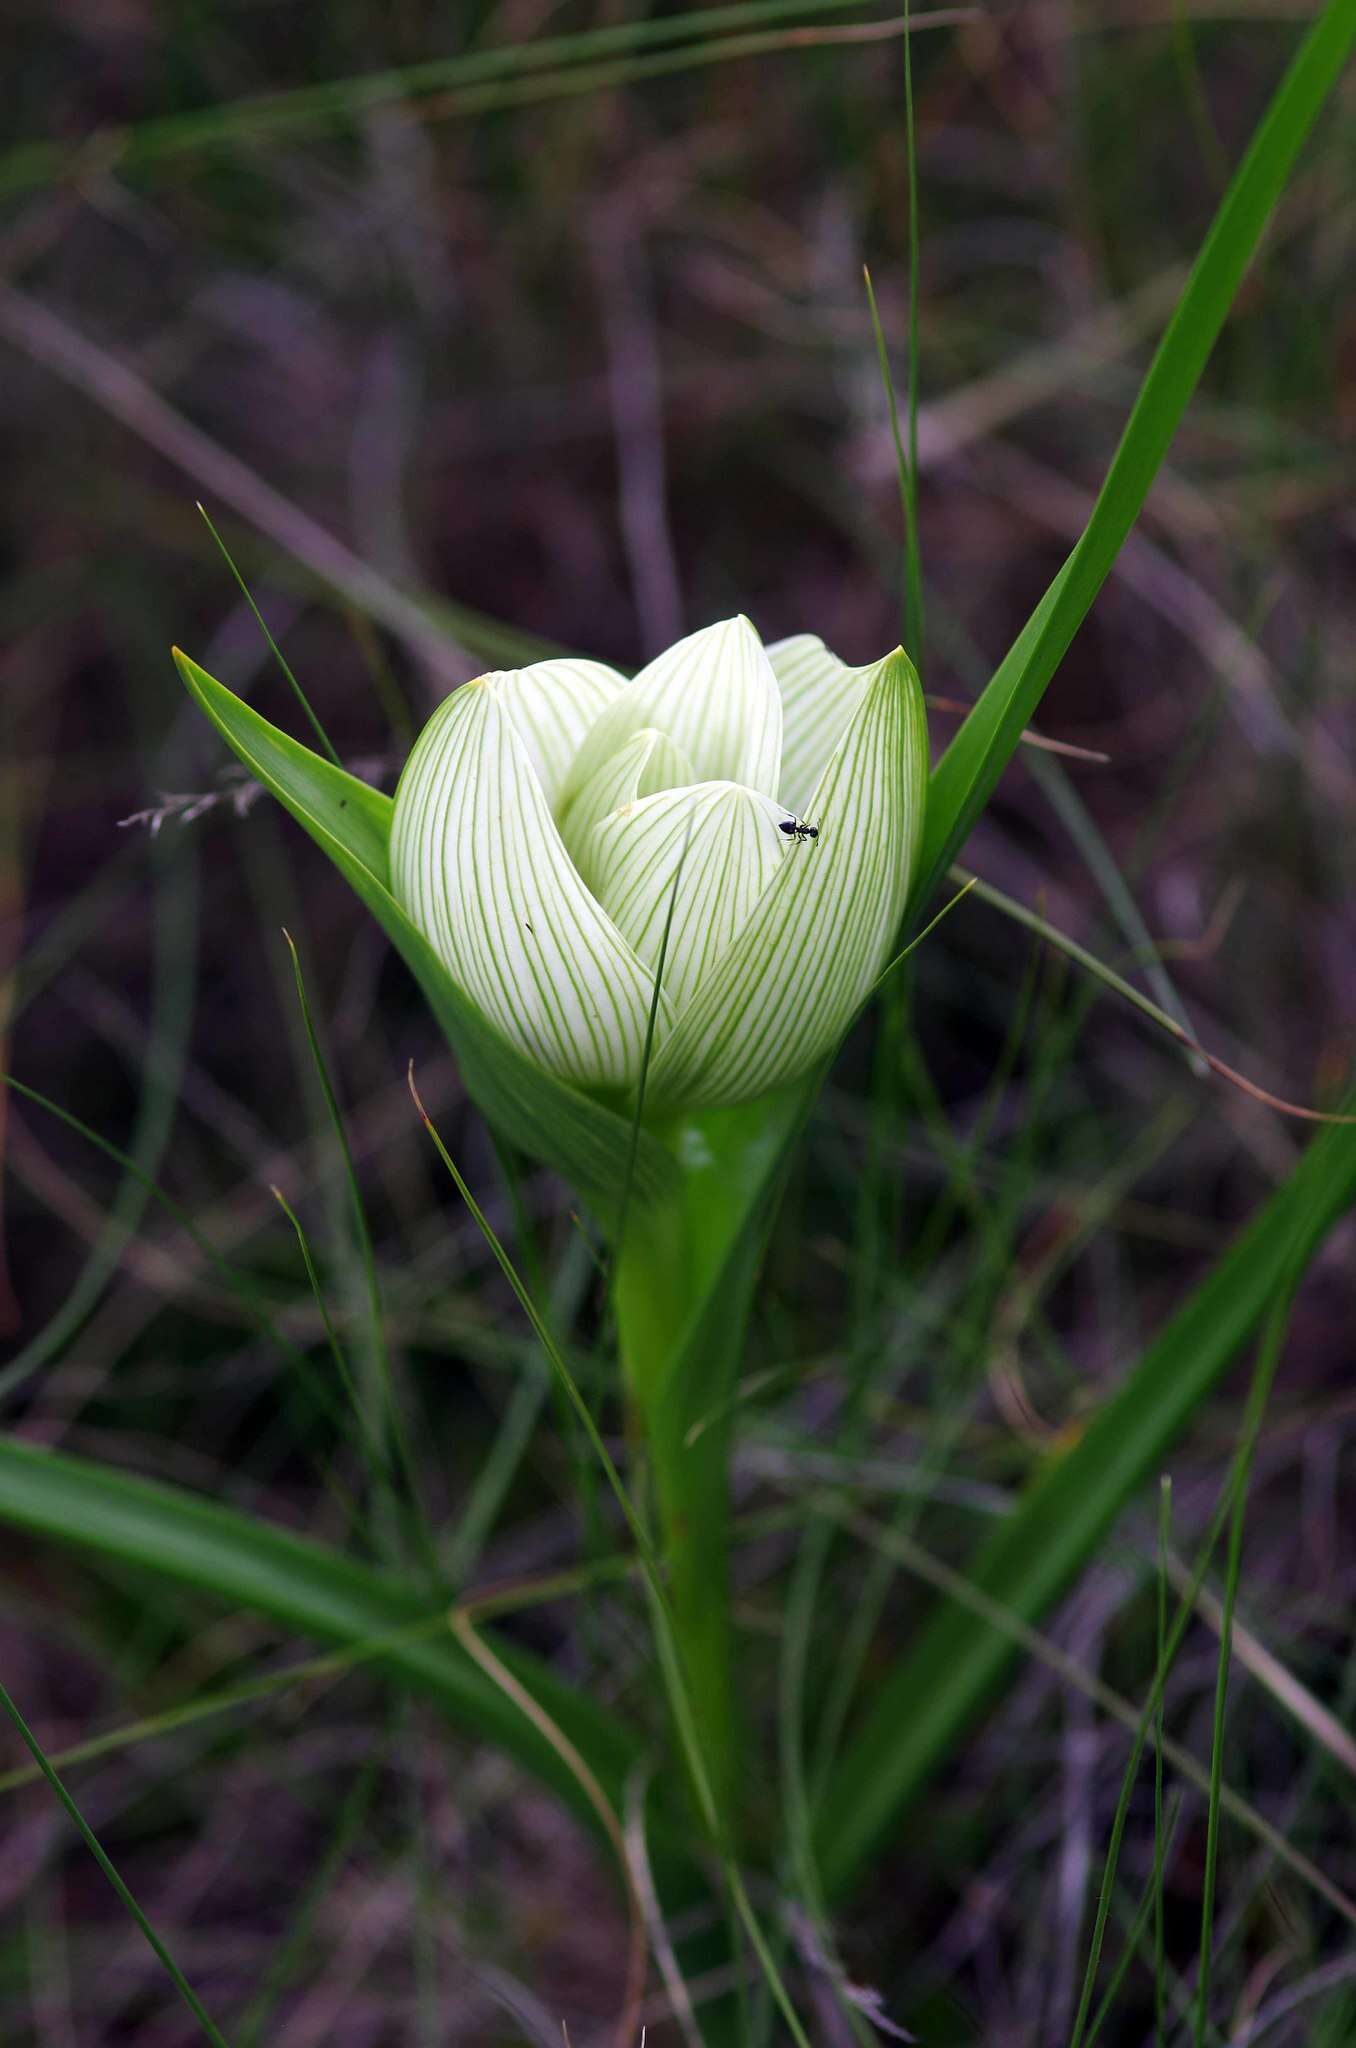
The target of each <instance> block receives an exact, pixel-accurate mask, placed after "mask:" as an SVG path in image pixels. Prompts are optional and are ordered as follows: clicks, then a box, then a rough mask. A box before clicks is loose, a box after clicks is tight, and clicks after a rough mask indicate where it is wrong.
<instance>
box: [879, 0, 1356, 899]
mask: <svg viewBox="0 0 1356 2048" xmlns="http://www.w3.org/2000/svg"><path fill="white" fill-rule="evenodd" d="M1353 40H1356V0H1328V4H1327V6H1326V7H1325V8H1324V9H1323V12H1322V13H1321V14H1320V16H1319V17H1318V19H1317V21H1316V22H1315V23H1314V25H1313V27H1312V28H1311V29H1310V30H1309V33H1308V34H1307V35H1306V36H1305V38H1304V41H1303V42H1302V43H1301V45H1300V47H1299V50H1298V52H1297V53H1296V55H1295V58H1294V61H1293V62H1292V64H1291V65H1290V68H1289V70H1288V71H1287V72H1286V74H1285V77H1284V78H1283V79H1282V81H1281V83H1280V86H1279V87H1278V88H1277V91H1276V94H1275V97H1274V98H1273V100H1272V102H1271V105H1270V107H1269V108H1268V110H1267V112H1266V114H1265V116H1264V117H1263V120H1262V122H1261V125H1260V126H1259V128H1258V129H1257V132H1256V134H1255V135H1254V137H1253V139H1252V143H1251V145H1250V146H1249V149H1248V152H1247V155H1246V156H1245V157H1244V159H1243V162H1242V164H1241V165H1240V167H1239V170H1238V173H1237V175H1236V177H1235V178H1234V181H1233V183H1232V184H1231V185H1230V187H1229V190H1228V192H1227V193H1226V194H1225V197H1224V200H1223V202H1222V204H1221V206H1220V209H1219V212H1218V213H1217V214H1216V216H1215V219H1214V222H1213V224H1212V226H1211V229H1210V232H1209V234H1208V235H1207V236H1206V239H1205V242H1204V244H1203V245H1202V248H1201V251H1200V254H1199V256H1198V257H1197V259H1196V262H1195V264H1194V265H1193V267H1192V271H1191V275H1190V277H1189V278H1188V279H1187V283H1186V286H1185V288H1184V289H1183V292H1182V296H1181V299H1180V300H1179V301H1178V305H1177V309H1176V311H1175V312H1174V314H1173V316H1172V319H1171V320H1170V321H1169V323H1168V327H1167V331H1166V333H1165V334H1164V336H1163V339H1162V341H1161V342H1160V344H1159V346H1158V350H1157V352H1156V354H1155V356H1154V359H1153V361H1152V363H1151V364H1150V365H1149V369H1148V373H1147V375H1146V376H1145V379H1144V383H1143V385H1142V386H1141V388H1140V393H1139V396H1138V398H1137V399H1136V401H1135V405H1134V409H1133V410H1132V412H1131V414H1130V418H1129V421H1128V422H1127V424H1126V429H1125V433H1124V435H1123V436H1122V438H1121V443H1120V446H1119V448H1118V449H1117V451H1116V455H1115V458H1114V460H1113V461H1112V464H1111V467H1110V469H1109V470H1108V471H1107V475H1106V480H1105V482H1104V483H1103V485H1102V488H1101V490H1100V491H1099V493H1098V495H1097V502H1096V504H1095V505H1094V506H1093V509H1092V514H1091V516H1090V518H1089V520H1088V523H1087V526H1086V527H1085V528H1084V530H1083V534H1082V536H1081V538H1080V539H1079V541H1078V544H1077V546H1076V547H1075V548H1074V550H1073V553H1072V554H1071V555H1070V556H1069V559H1068V560H1067V562H1065V564H1064V566H1063V568H1062V569H1061V570H1060V572H1059V574H1058V575H1057V576H1056V578H1055V580H1054V582H1053V583H1052V584H1051V585H1050V588H1049V589H1048V590H1047V592H1046V593H1045V596H1044V597H1043V598H1042V599H1041V602H1040V604H1039V605H1038V606H1037V608H1036V610H1035V612H1033V614H1032V616H1031V618H1030V619H1029V620H1028V621H1027V624H1026V625H1025V627H1024V628H1023V629H1022V632H1021V633H1020V635H1019V636H1018V638H1017V640H1016V641H1015V642H1014V644H1013V646H1012V647H1011V649H1010V650H1009V652H1008V654H1007V656H1006V658H1005V659H1004V661H1003V662H1002V664H1001V665H1000V667H999V668H998V670H997V672H996V673H995V675H994V676H993V678H992V680H991V681H990V683H989V685H988V687H987V688H986V690H985V691H984V694H983V696H982V697H981V698H980V699H979V702H978V703H977V704H976V705H975V707H974V709H973V710H972V711H971V713H970V715H969V717H968V718H967V719H966V721H965V723H964V725H963V726H962V727H961V729H960V731H959V732H958V733H957V734H956V736H955V738H954V739H953V740H952V742H951V745H950V746H949V747H948V749H947V751H946V753H945V754H944V755H943V756H942V759H941V760H940V761H939V762H938V764H937V768H936V770H935V772H934V774H933V778H932V789H931V792H930V794H929V797H928V811H927V824H926V829H925V837H924V846H923V857H922V860H921V862H920V864H919V873H918V877H917V885H916V889H915V897H914V900H915V902H918V903H921V902H922V901H923V899H924V898H926V897H927V896H928V895H930V894H931V892H932V890H933V889H934V888H935V887H936V885H937V883H938V881H939V880H940V879H941V877H942V875H943V874H944V873H945V872H946V869H947V868H948V867H949V866H950V864H951V862H952V861H953V860H954V858H955V856H956V854H957V852H958V851H959V849H960V847H961V846H962V844H963V843H964V841H965V839H966V838H967V837H968V835H969V832H970V829H971V827H972V826H973V825H974V823H975V820H976V819H977V818H978V817H979V815H980V812H981V811H982V810H983V809H984V806H985V804H986V803H987V802H988V800H989V797H990V795H991V794H992V792H993V790H994V787H995V785H996V784H997V782H998V779H999V777H1000V776H1001V774H1002V772H1003V770H1004V768H1005V767H1006V766H1007V763H1008V761H1009V760H1010V759H1011V757H1012V754H1013V752H1014V750H1015V748H1016V746H1017V744H1018V741H1019V739H1020V737H1021V733H1022V730H1023V728H1024V727H1025V726H1027V725H1029V724H1030V722H1031V719H1032V716H1033V714H1034V712H1035V710H1036V707H1037V705H1038V704H1039V703H1040V700H1041V698H1042V697H1043V696H1044V694H1045V690H1046V687H1047V685H1048V684H1049V682H1050V679H1051V677H1052V676H1053V675H1054V673H1055V670H1056V669H1057V668H1058V666H1059V664H1060V662H1061V661H1062V660H1063V658H1064V655H1065V652H1066V651H1067V649H1068V647H1069V644H1070V642H1071V641H1072V639H1073V637H1074V634H1075V633H1076V632H1077V631H1078V628H1079V626H1080V625H1081V624H1082V622H1083V620H1084V618H1085V617H1086V615H1087V613H1088V611H1089V610H1090V608H1091V606H1092V603H1093V601H1094V599H1095V598H1096V596H1097V593H1098V591H1099V590H1100V589H1101V587H1102V584H1103V583H1104V582H1105V580H1106V578H1107V576H1108V574H1109V573H1110V570H1111V567H1112V564H1113V563H1114V561H1115V559H1116V557H1117V555H1118V554H1119V553H1120V550H1121V546H1122V544H1123V543H1124V541H1125V538H1126V536H1127V534H1128V533H1129V532H1130V529H1131V527H1132V526H1133V525H1134V523H1135V520H1136V519H1137V517H1138V516H1139V512H1140V509H1141V507H1142V506H1143V503H1144V500H1145V498H1146V497H1147V496H1148V493H1149V488H1150V486H1151V485H1152V483H1153V480H1154V478H1155V476H1156V475H1157V474H1158V470H1159V466H1160V464H1161V463H1162V461H1163V458H1164V456H1165V455H1166V454H1167V451H1168V447H1169V445H1170V443H1171V441H1172V438H1173V435H1174V434H1175V433H1176V431H1177V427H1178V425H1179V423H1180V421H1181V418H1182V415H1183V413H1184V412H1185V410H1186V407H1187V403H1188V401H1189V399H1190V398H1191V394H1192V392H1193V391H1194V390H1195V388H1196V385H1197V383H1198V381H1199V379H1200V376H1201V372H1202V371H1203V369H1204V368H1205V364H1206V360H1207V358H1208V357H1209V354H1210V351H1211V349H1212V348H1213V347H1214V344H1215V341H1216V338H1217V337H1218V335H1219V332H1220V329H1221V328H1222V327H1223V325H1224V321H1225V319H1226V317H1227V315H1228V312H1229V308H1230V306H1231V305H1232V303H1233V299H1234V295H1235V293H1236V292H1237V290H1238V286H1239V284H1240V282H1241V280H1242V277H1243V274H1244V272H1245V270H1246V269H1247V266H1248V264H1249V263H1250V261H1251V260H1252V257H1253V254H1254V252H1255V250H1256V248H1257V244H1258V242H1259V241H1260V239H1261V235H1262V231H1263V229H1264V228H1265V226H1266V223H1267V220H1268V218H1269V217H1270V214H1271V211H1272V208H1273V207H1274V206H1275V204H1276V202H1277V200H1278V199H1279V197H1280V195H1281V192H1282V191H1283V190H1284V187H1285V183H1286V179H1287V178H1288V177H1289V174H1290V170H1291V166H1292V165H1293V163H1294V161H1295V158H1296V156H1297V154H1298V152H1299V149H1300V145H1301V144H1302V143H1303V141H1304V139H1305V137H1306V135H1307V134H1308V132H1309V130H1310V128H1311V127H1312V126H1313V123H1314V121H1315V119H1316V118H1317V116H1318V112H1319V109H1320V108H1321V107H1322V105H1323V102H1324V100H1325V99H1326V98H1327V96H1328V93H1329V92H1330V91H1331V90H1332V87H1333V86H1334V85H1335V84H1336V82H1337V79H1338V77H1339V75H1340V73H1341V70H1342V66H1343V64H1344V62H1345V61H1346V57H1347V54H1348V52H1349V51H1350V49H1351V45H1352V42H1353Z"/></svg>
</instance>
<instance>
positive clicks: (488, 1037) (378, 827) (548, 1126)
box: [175, 649, 673, 1218]
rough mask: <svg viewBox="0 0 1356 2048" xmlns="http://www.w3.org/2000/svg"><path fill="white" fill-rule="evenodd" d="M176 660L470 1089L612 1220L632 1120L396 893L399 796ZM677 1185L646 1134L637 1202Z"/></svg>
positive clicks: (507, 1130) (507, 1131) (517, 1139)
mask: <svg viewBox="0 0 1356 2048" xmlns="http://www.w3.org/2000/svg"><path fill="white" fill-rule="evenodd" d="M175 661H176V663H177V665H178V668H179V673H180V675H181V676H182V678H183V681H184V683H185V686H186V687H187V689H188V691H189V694H190V695H191V696H192V697H193V699H194V701H195V702H196V703H197V704H198V705H199V706H200V708H201V709H202V710H203V711H204V712H205V713H206V715H207V717H208V718H209V719H210V720H211V721H212V723H213V725H215V726H216V728H217V730H218V732H220V734H221V735H222V737H223V739H225V741H226V742H227V744H228V746H230V747H231V748H232V749H233V750H234V752H235V753H236V754H237V755H238V757H239V759H240V760H241V761H242V762H243V763H244V765H245V766H246V768H248V769H249V771H250V773H251V774H252V775H255V776H257V777H258V779H259V781H260V782H262V783H263V784H264V786H265V788H266V789H268V790H270V791H271V792H272V794H273V795H274V796H276V797H277V799H278V801H279V802H280V803H281V804H283V805H284V806H285V808H286V809H287V810H289V811H290V812H291V814H292V816H293V817H294V818H295V819H296V820H297V821H298V823H299V824H301V825H302V826H304V828H305V829H306V831H307V832H309V833H310V835H311V837H312V839H314V840H315V842H316V844H317V845H318V846H319V847H321V848H322V850H323V851H324V852H325V853H327V854H328V855H329V857H330V859H331V860H332V861H333V862H334V864H335V866H336V867H337V868H338V869H339V871H340V873H341V874H342V875H343V876H344V877H345V879H346V880H347V881H348V882H349V883H350V885H351V886H352V888H353V889H354V890H355V891H356V893H357V894H358V896H359V897H360V898H361V899H362V901H363V902H364V903H365V904H366V906H367V908H368V909H369V910H370V911H371V912H372V914H373V915H374V916H375V917H376V919H377V920H378V922H379V923H380V924H381V925H382V926H383V928H384V929H385V931H386V933H387V935H388V937H389V938H390V939H391V941H392V943H393V944H394V946H395V947H396V949H397V951H398V952H399V953H400V955H401V957H402V958H403V960H404V961H405V964H406V965H407V966H408V967H409V968H410V970H411V972H412V973H413V974H414V976H415V978H416V980H417V981H418V982H419V984H420V987H421V988H422V989H423V991H424V994H425V995H426V996H427V998H428V1000H429V1003H430V1005H431V1006H432V1008H433V1011H434V1014H435V1015H436V1016H437V1018H438V1021H439V1023H440V1024H441V1026H442V1028H443V1030H444V1032H445V1033H446V1034H447V1037H448V1039H449V1041H450V1043H451V1045H452V1047H453V1050H454V1051H455V1053H456V1055H457V1059H458V1061H459V1063H460V1067H461V1072H462V1078H463V1080H464V1081H465V1083H466V1087H467V1090H468V1092H469V1093H470V1095H471V1096H472V1098H473V1099H474V1101H475V1102H476V1103H477V1104H478V1106H479V1107H480V1109H481V1110H482V1111H483V1112H484V1114H485V1115H486V1117H488V1118H489V1120H490V1122H491V1123H492V1124H494V1125H496V1126H497V1128H498V1129H499V1130H500V1131H502V1132H503V1133H504V1135H505V1136H506V1137H508V1138H509V1139H510V1140H511V1141H512V1142H513V1143H514V1144H515V1145H518V1146H520V1147H521V1149H522V1150H523V1151H524V1152H527V1153H529V1154H531V1155H532V1156H533V1157H534V1158H539V1159H545V1160H546V1161H547V1162H548V1164H550V1165H552V1166H555V1167H558V1168H559V1169H560V1171H561V1172H563V1173H565V1174H567V1175H568V1176H569V1178H570V1179H571V1180H573V1182H574V1183H575V1185H576V1186H577V1187H578V1188H579V1190H580V1192H581V1193H582V1194H583V1195H584V1196H585V1197H586V1198H587V1199H588V1200H589V1201H590V1202H592V1203H593V1204H594V1205H595V1206H596V1207H597V1209H598V1211H599V1214H600V1215H601V1216H603V1217H604V1218H606V1217H607V1215H608V1214H609V1213H610V1210H611V1207H612V1205H613V1203H614V1202H615V1201H616V1197H617V1190H618V1189H619V1188H620V1186H621V1184H622V1179H623V1176H624V1174H625V1171H626V1165H627V1160H628V1157H629V1155H630V1151H631V1127H630V1124H629V1122H628V1121H627V1119H626V1118H625V1117H622V1116H619V1115H618V1114H617V1113H616V1112H615V1111H613V1110H611V1109H608V1108H607V1107H605V1106H604V1105H603V1104H601V1103H598V1102H595V1101H593V1100H591V1099H590V1097H588V1096H586V1095H584V1094H582V1093H581V1092H580V1091H579V1090H578V1089H575V1088H572V1087H570V1086H569V1085H568V1084H567V1083H565V1082H563V1081H560V1080H557V1079H555V1078H554V1077H553V1076H552V1075H550V1074H547V1073H546V1072H544V1071H543V1070H542V1069H541V1068H540V1067H538V1066H536V1065H535V1064H534V1062H533V1061H531V1060H530V1059H528V1058H526V1057H525V1056H524V1055H523V1054H522V1053H521V1052H519V1051H517V1050H516V1048H515V1047H513V1046H511V1045H510V1044H509V1043H508V1042H507V1040H505V1039H504V1038H503V1036H502V1035H501V1034H500V1033H499V1032H498V1031H496V1030H495V1028H494V1026H493V1025H492V1024H491V1023H490V1022H489V1021H488V1019H487V1018H485V1017H484V1016H482V1015H481V1013H480V1011H479V1010H478V1009H477V1008H476V1006H475V1005H474V1003H472V1002H471V1001H470V999H469V998H468V997H467V996H466V995H465V994H464V993H463V992H462V990H460V989H459V988H458V987H457V986H456V984H455V982H454V981H453V980H452V978H451V976H450V975H449V974H448V972H447V970H446V968H445V967H444V966H443V965H442V963H441V961H440V960H439V959H438V957H437V955H436V954H435V953H434V951H433V948H432V947H431V946H430V945H429V943H428V941H427V940H426V939H425V938H424V937H423V935H422V933H420V932H419V931H417V930H416V928H415V926H414V925H413V924H412V923H411V921H410V919H409V918H408V917H407V916H406V915H405V913H404V911H403V910H402V909H401V908H400V905H399V904H398V903H397V902H396V900H395V898H394V896H393V895H392V894H391V886H390V862H389V852H388V842H389V837H390V830H391V812H392V803H391V799H390V798H389V797H388V796H384V795H383V794H382V792H381V791H380V790H376V789H372V788H370V787H369V785H368V784H367V783H365V782H360V781H359V780H358V778H357V777H356V776H353V775H349V774H347V773H345V771H344V770H343V769H342V768H335V767H333V766H332V765H331V764H330V763H329V762H328V761H323V760H321V759H320V757H319V756H318V755H317V754H313V753H312V752H311V750H310V749H309V747H304V746H302V745H301V743H300V742H299V741H297V740H294V739H292V738H291V737H290V736H289V735H288V734H287V733H284V732H281V731H279V729H278V728H277V726H274V725H270V724H269V722H268V720H267V719H266V718H261V717H260V715H259V713H258V712H257V711H255V710H253V709H252V708H251V707H250V706H249V705H248V704H245V703H243V702H242V701H241V699H240V698H239V697H236V696H235V695H233V694H232V692H231V691H230V690H228V689H226V688H224V686H223V685H222V684H221V683H218V682H215V681H214V680H213V679H212V677H211V676H209V675H208V674H207V672H206V671H205V670H204V669H201V668H199V667H198V664H197V663H196V662H194V661H191V660H190V659H189V658H188V656H187V655H185V654H181V653H179V652H178V650H177V649H176V651H175ZM672 1179H673V1167H672V1164H671V1162H670V1161H669V1159H668V1158H667V1157H666V1156H665V1154H664V1152H663V1151H662V1149H661V1148H660V1147H659V1146H658V1145H657V1144H655V1143H654V1141H653V1140H652V1139H650V1138H648V1137H643V1138H642V1140H641V1143H640V1145H639V1147H638V1151H637V1157H636V1164H635V1178H634V1191H635V1195H636V1197H637V1199H639V1200H648V1199H649V1198H650V1197H651V1196H653V1195H655V1194H656V1193H658V1192H659V1191H661V1190H662V1189H663V1188H665V1187H667V1186H669V1185H671V1183H672Z"/></svg>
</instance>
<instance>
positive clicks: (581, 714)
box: [482, 656, 626, 810]
mask: <svg viewBox="0 0 1356 2048" xmlns="http://www.w3.org/2000/svg"><path fill="white" fill-rule="evenodd" d="M482 680H483V681H485V682H486V683H491V684H493V686H494V692H495V695H496V697H497V698H498V700H499V703H500V705H501V706H502V707H503V709H504V710H505V711H507V713H508V715H509V717H510V718H511V719H512V720H513V723H514V725H515V726H516V727H517V729H518V733H519V736H520V738H521V739H522V741H523V744H524V745H525V746H526V748H527V751H528V756H529V758H530V759H531V762H532V766H533V767H534V768H535V769H536V771H537V780H538V782H539V783H540V784H541V786H542V792H543V794H544V795H545V798H546V801H547V803H548V804H550V806H551V808H552V809H553V810H554V808H555V805H556V801H557V799H558V797H559V795H560V792H561V790H562V789H563V788H564V786H565V779H566V777H567V775H568V774H569V772H570V767H571V764H572V763H573V761H574V758H575V755H576V754H577V753H578V752H579V748H580V746H581V744H582V742H583V739H584V736H585V734H586V733H587V732H588V731H589V730H590V728H591V727H592V726H594V725H596V724H597V722H598V719H599V717H600V715H601V714H602V713H603V712H604V711H605V710H606V709H607V707H608V705H609V704H611V703H612V702H613V700H614V699H615V698H617V697H619V696H620V695H621V693H622V691H623V690H624V689H625V688H626V678H625V676H619V675H618V674H617V671H616V670H615V669H612V668H609V667H608V666H607V664H606V663H605V662H601V661H582V660H579V661H576V660H575V659H574V658H573V657H570V656H564V657H561V658H560V659H558V660H557V659H553V660H551V661H534V662H533V663H532V665H531V667H530V668H505V669H497V670H496V671H495V672H494V673H493V674H492V675H489V676H485V677H484V678H482Z"/></svg>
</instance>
